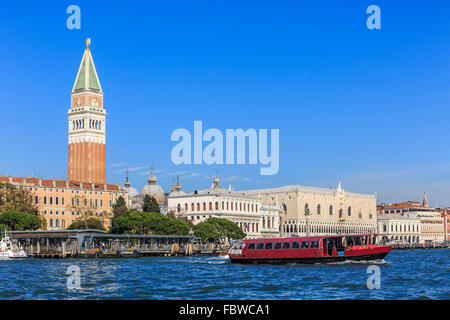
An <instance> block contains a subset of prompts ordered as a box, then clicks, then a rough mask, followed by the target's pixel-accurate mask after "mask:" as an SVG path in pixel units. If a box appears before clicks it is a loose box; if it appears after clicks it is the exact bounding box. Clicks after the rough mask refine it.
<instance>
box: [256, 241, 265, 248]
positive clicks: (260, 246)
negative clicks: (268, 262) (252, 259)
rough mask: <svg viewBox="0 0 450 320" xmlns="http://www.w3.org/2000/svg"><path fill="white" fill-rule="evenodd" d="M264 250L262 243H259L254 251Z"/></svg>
mask: <svg viewBox="0 0 450 320" xmlns="http://www.w3.org/2000/svg"><path fill="white" fill-rule="evenodd" d="M262 249H264V243H262V242H260V243H258V244H257V245H256V250H262Z"/></svg>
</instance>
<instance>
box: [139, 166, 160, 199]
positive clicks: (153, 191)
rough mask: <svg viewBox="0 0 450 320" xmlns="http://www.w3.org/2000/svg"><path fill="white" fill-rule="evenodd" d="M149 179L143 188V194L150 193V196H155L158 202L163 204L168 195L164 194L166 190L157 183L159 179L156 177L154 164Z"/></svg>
mask: <svg viewBox="0 0 450 320" xmlns="http://www.w3.org/2000/svg"><path fill="white" fill-rule="evenodd" d="M147 181H148V184H147V185H146V186H144V188H142V191H141V194H142V195H143V196H146V195H148V196H150V197H153V198H155V199H156V201H157V202H158V204H160V205H161V204H163V203H164V202H165V200H166V196H165V195H164V190H163V189H162V188H161V187H160V186H159V185H158V184H156V181H158V179H156V177H155V175H154V174H153V165H152V169H151V172H150V176H149V177H148V179H147Z"/></svg>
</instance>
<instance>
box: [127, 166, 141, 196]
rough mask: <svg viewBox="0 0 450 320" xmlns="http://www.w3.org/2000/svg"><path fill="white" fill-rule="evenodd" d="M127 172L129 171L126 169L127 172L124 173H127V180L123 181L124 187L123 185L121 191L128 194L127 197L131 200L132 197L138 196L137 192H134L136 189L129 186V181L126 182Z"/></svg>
mask: <svg viewBox="0 0 450 320" xmlns="http://www.w3.org/2000/svg"><path fill="white" fill-rule="evenodd" d="M128 172H129V171H128V169H127V171H126V173H127V178H126V180H125V185H124V187H123V189H125V191H126V192H128V196H129V197H130V198H132V197H134V196H137V195H138V194H139V192H138V191H137V190H136V188H134V187H132V186H131V184H130V180H128Z"/></svg>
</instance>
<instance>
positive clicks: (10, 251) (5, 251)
mask: <svg viewBox="0 0 450 320" xmlns="http://www.w3.org/2000/svg"><path fill="white" fill-rule="evenodd" d="M26 257H27V254H26V253H25V251H24V250H23V248H21V247H19V246H17V245H16V244H14V243H13V242H12V241H11V239H10V238H9V236H8V235H7V233H6V232H5V237H4V238H3V239H2V240H1V241H0V259H14V258H26Z"/></svg>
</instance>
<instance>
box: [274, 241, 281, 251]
mask: <svg viewBox="0 0 450 320" xmlns="http://www.w3.org/2000/svg"><path fill="white" fill-rule="evenodd" d="M274 249H277V250H278V249H281V242H276V243H275V246H274Z"/></svg>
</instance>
